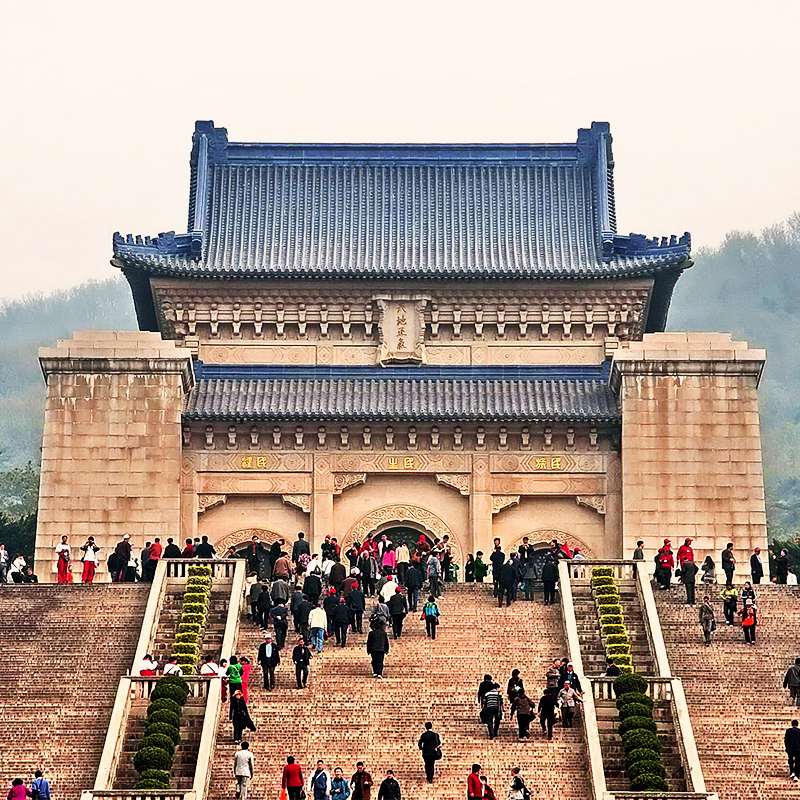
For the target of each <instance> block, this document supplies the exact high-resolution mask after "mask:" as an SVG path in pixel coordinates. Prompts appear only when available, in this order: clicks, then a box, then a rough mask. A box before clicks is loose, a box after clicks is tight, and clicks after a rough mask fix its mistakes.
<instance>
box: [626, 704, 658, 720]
mask: <svg viewBox="0 0 800 800" xmlns="http://www.w3.org/2000/svg"><path fill="white" fill-rule="evenodd" d="M628 717H644V718H645V719H652V718H653V709H652V708H648V707H647V706H645V705H642V704H641V703H628V705H626V706H622V708H621V709H620V710H619V718H620V719H628Z"/></svg>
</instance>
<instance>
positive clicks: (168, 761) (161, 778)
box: [133, 675, 189, 789]
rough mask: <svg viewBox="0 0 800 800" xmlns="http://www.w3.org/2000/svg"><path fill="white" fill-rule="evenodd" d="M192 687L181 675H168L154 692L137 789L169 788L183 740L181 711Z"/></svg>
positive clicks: (137, 758)
mask: <svg viewBox="0 0 800 800" xmlns="http://www.w3.org/2000/svg"><path fill="white" fill-rule="evenodd" d="M188 696H189V684H188V683H186V681H185V680H184V679H183V678H181V677H179V676H177V675H165V676H164V677H163V678H160V679H159V680H158V682H157V683H156V685H155V687H154V688H153V691H152V692H151V693H150V704H149V705H148V706H147V722H146V724H145V728H144V738H143V739H142V741H141V742H140V743H139V749H138V751H137V753H136V755H135V756H134V757H133V766H134V767H135V768H136V771H137V772H138V773H139V780H138V782H137V783H136V786H134V789H169V771H170V769H171V768H172V761H173V759H174V757H175V748H176V747H177V746H178V744H179V743H180V741H181V712H182V710H183V706H184V704H185V703H186V698H187V697H188Z"/></svg>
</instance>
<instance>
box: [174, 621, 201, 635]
mask: <svg viewBox="0 0 800 800" xmlns="http://www.w3.org/2000/svg"><path fill="white" fill-rule="evenodd" d="M185 633H193V634H194V635H195V636H199V635H200V623H199V622H183V619H181V622H180V624H179V625H178V636H183V634H185Z"/></svg>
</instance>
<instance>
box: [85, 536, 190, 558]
mask: <svg viewBox="0 0 800 800" xmlns="http://www.w3.org/2000/svg"><path fill="white" fill-rule="evenodd" d="M81 550H83V548H82V547H81ZM161 557H162V558H180V557H181V549H180V547H178V545H176V544H175V541H174V540H173V539H167V546H166V547H165V548H164V552H163V553H162V554H161Z"/></svg>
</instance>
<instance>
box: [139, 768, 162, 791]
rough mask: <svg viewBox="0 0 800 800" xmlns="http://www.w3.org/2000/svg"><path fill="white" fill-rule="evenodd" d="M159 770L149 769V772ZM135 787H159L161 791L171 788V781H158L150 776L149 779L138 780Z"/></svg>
mask: <svg viewBox="0 0 800 800" xmlns="http://www.w3.org/2000/svg"><path fill="white" fill-rule="evenodd" d="M157 771H158V770H148V772H157ZM133 788H134V789H157V790H159V791H164V790H166V789H169V781H166V782H164V781H156V780H153V779H152V778H148V779H147V780H140V781H137V782H136V785H135V786H134V787H133Z"/></svg>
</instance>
